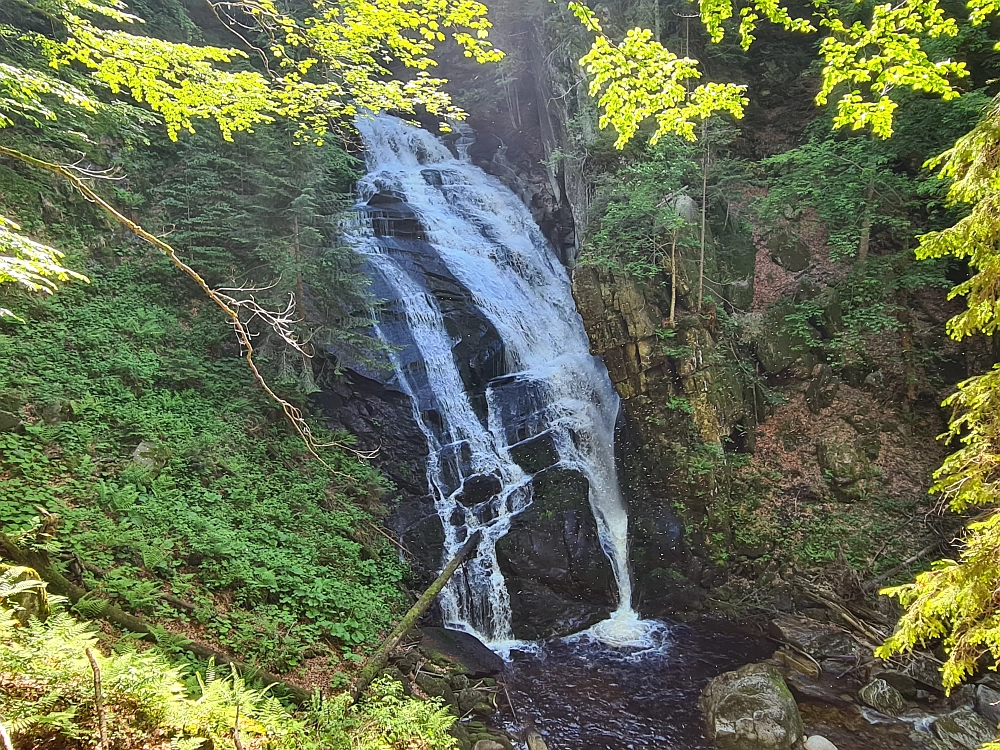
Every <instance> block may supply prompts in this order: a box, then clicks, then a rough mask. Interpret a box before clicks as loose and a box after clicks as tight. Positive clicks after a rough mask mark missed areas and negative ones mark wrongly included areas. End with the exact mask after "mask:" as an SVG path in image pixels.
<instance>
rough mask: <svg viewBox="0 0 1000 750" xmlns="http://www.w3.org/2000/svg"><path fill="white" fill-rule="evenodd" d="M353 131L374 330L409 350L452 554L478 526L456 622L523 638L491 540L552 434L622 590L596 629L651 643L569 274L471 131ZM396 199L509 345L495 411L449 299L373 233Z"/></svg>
mask: <svg viewBox="0 0 1000 750" xmlns="http://www.w3.org/2000/svg"><path fill="white" fill-rule="evenodd" d="M358 128H359V130H360V131H361V135H362V137H363V139H364V143H365V147H366V159H367V166H368V173H367V175H366V176H365V177H364V178H363V179H362V180H361V181H360V183H359V187H358V193H359V203H358V205H359V209H360V210H359V217H360V218H359V221H358V223H357V225H356V226H355V227H353V228H352V229H351V230H350V231H349V232H348V239H349V241H350V242H351V244H352V245H353V246H354V247H355V249H356V250H357V251H359V252H360V253H362V254H363V255H365V256H366V258H367V261H368V264H369V268H370V269H371V272H372V274H373V276H374V277H375V281H376V284H377V286H378V288H379V289H380V290H381V291H383V292H384V293H385V295H386V296H389V297H391V298H392V299H393V300H394V304H395V306H396V309H398V310H400V311H401V315H400V316H399V319H398V320H395V321H386V320H383V321H381V322H380V323H379V326H378V330H379V333H380V335H381V336H382V337H383V338H384V339H385V340H386V341H388V342H389V343H390V344H393V345H395V346H397V347H399V349H398V354H397V355H394V356H393V365H394V367H395V370H396V377H397V379H398V381H399V385H400V387H401V388H402V389H403V390H404V391H405V392H406V393H407V395H409V396H410V398H411V401H412V404H413V412H414V417H415V419H416V421H417V423H418V425H419V426H420V428H421V430H422V431H423V433H424V435H425V436H426V438H427V444H428V449H429V456H428V461H427V480H428V484H429V486H430V488H431V491H432V493H433V495H434V498H435V507H436V510H437V512H438V515H439V516H440V518H441V523H442V527H443V529H444V533H445V557H446V558H448V557H450V556H451V555H453V554H454V552H455V551H456V550H457V549H458V548H459V547H460V546H461V545H462V544H463V542H464V541H465V540H466V539H467V538H468V535H469V534H471V533H474V532H475V531H476V530H481V531H482V540H481V542H480V544H479V549H478V553H477V556H476V557H475V559H474V560H472V561H470V562H469V563H467V564H466V565H465V566H464V567H463V569H462V570H461V572H460V574H458V575H456V576H455V577H454V578H453V579H452V582H451V583H450V584H449V586H448V587H447V588H446V590H445V592H444V593H443V595H442V600H441V601H442V608H443V611H444V616H445V620H446V622H447V624H448V625H449V626H451V627H458V628H462V629H465V630H468V631H470V632H472V633H474V634H475V635H477V636H478V637H479V638H480V639H481V640H483V641H484V642H486V643H488V644H489V645H491V646H493V647H494V648H497V649H504V648H508V647H510V646H511V645H513V643H514V641H513V632H512V628H511V609H510V600H509V596H508V592H507V589H506V586H505V582H504V576H503V574H502V572H501V570H500V567H499V564H498V562H497V553H496V543H497V540H499V539H500V538H502V537H503V536H504V535H505V534H506V533H507V531H508V530H509V528H510V523H511V519H512V518H513V517H514V516H515V515H516V514H518V513H520V512H522V511H524V510H525V509H526V508H527V507H528V506H529V505H530V504H531V502H532V483H531V476H530V475H528V474H526V473H525V471H523V470H522V468H521V467H520V466H519V465H518V464H517V463H516V462H515V461H514V460H513V459H512V458H511V453H510V449H511V447H512V446H514V445H515V444H516V443H518V442H520V441H523V440H526V439H528V438H531V437H533V436H536V435H538V434H540V433H543V432H545V433H547V434H548V436H549V438H550V439H551V441H552V444H553V445H554V446H555V449H556V452H557V454H558V462H559V465H560V466H563V467H566V468H569V469H573V470H575V471H577V472H579V473H581V474H582V475H583V476H585V477H586V478H587V480H588V481H589V501H590V507H591V509H592V511H593V513H594V517H595V519H596V521H597V526H598V531H599V536H600V540H601V545H602V547H603V549H604V551H605V553H606V555H607V556H608V558H609V560H610V561H611V565H612V570H613V572H614V576H615V580H616V582H617V586H618V608H617V610H616V611H615V612H614V613H613V614H612V616H611V618H610V619H608V620H606V621H604V622H602V623H599V624H598V625H596V626H595V627H594V628H592V629H591V630H590V631H588V633H590V634H591V635H593V636H594V637H595V638H598V639H600V640H603V641H605V642H608V643H611V644H614V645H644V644H645V642H646V638H647V635H648V633H649V630H650V628H651V627H653V624H652V623H647V622H644V621H641V620H640V619H639V617H638V615H637V614H636V613H635V611H634V610H633V609H632V581H631V577H630V573H629V566H628V519H627V515H626V510H625V503H624V501H623V498H622V495H621V491H620V488H619V484H618V478H617V476H616V472H615V460H614V425H615V420H616V417H617V414H618V408H619V401H618V396H617V394H616V393H615V391H614V389H613V387H612V385H611V382H610V379H609V378H608V375H607V371H606V370H605V368H604V366H603V363H602V362H601V361H600V360H598V359H596V358H594V357H593V356H591V355H590V352H589V347H588V342H587V337H586V333H585V331H584V328H583V322H582V320H581V318H580V316H579V314H578V313H577V310H576V307H575V304H574V301H573V297H572V294H571V290H570V282H569V278H568V276H567V274H566V271H565V269H564V268H563V267H562V266H561V265H560V264H559V263H558V261H557V260H556V258H555V255H554V253H553V252H552V250H551V248H550V247H549V245H548V243H547V242H546V241H545V239H544V237H543V236H542V235H541V232H540V231H539V229H538V227H537V225H536V224H535V222H534V221H533V219H532V217H531V214H530V212H529V211H528V209H527V208H526V207H525V206H524V204H523V203H522V202H521V201H520V200H519V199H518V198H517V196H515V195H514V194H513V193H512V192H511V191H510V190H508V189H507V188H506V187H504V186H503V185H502V184H501V183H500V182H499V181H498V180H496V179H495V178H493V177H490V176H489V175H487V174H486V173H485V172H483V171H482V170H480V169H479V168H478V167H475V166H474V165H473V164H471V163H470V162H469V161H468V159H467V158H466V156H465V151H466V150H467V148H468V140H467V139H466V140H464V141H460V142H459V145H460V146H463V145H464V148H460V149H459V153H460V158H456V157H455V156H454V155H453V154H452V153H451V152H450V151H449V150H448V148H447V147H446V146H445V145H444V144H443V143H442V142H440V141H439V140H438V139H437V138H435V137H434V136H433V135H431V134H430V133H428V132H426V131H424V130H421V129H419V128H417V127H414V126H412V125H409V124H407V123H405V122H403V121H402V120H399V119H397V118H393V117H388V116H378V117H375V118H371V119H362V120H359V122H358ZM393 202H398V205H402V206H405V207H406V209H407V210H408V211H412V214H414V215H415V216H416V218H417V220H418V221H419V227H411V228H410V231H412V232H413V233H414V236H416V235H419V236H420V239H421V240H426V242H427V243H429V244H430V246H432V247H433V250H434V253H435V254H436V256H437V257H438V258H439V259H440V262H441V263H442V264H443V267H444V268H445V269H446V271H447V273H448V274H450V275H451V276H453V277H454V278H455V279H457V281H458V282H459V283H460V284H461V286H462V287H464V289H465V290H467V291H468V295H469V297H470V299H471V302H472V304H473V305H474V306H475V308H477V309H478V311H479V312H480V313H481V314H482V316H483V318H484V319H485V320H486V321H488V322H489V324H490V325H491V326H492V327H493V328H494V329H495V331H496V333H497V334H498V335H499V337H500V339H501V340H502V344H503V357H504V359H505V368H504V369H505V373H506V374H505V376H504V377H500V378H495V379H494V380H492V381H490V383H489V385H488V386H487V387H486V390H485V414H483V409H482V408H479V409H478V410H477V404H476V403H474V401H475V399H474V398H472V397H470V395H469V393H468V392H467V389H466V384H465V382H464V381H463V377H462V372H461V371H460V366H459V363H458V362H457V361H456V356H455V354H454V351H453V350H454V348H455V345H456V341H455V340H454V338H453V336H452V334H450V333H449V332H448V329H447V325H446V321H445V316H444V314H443V313H442V310H441V306H440V303H439V300H438V298H436V297H435V295H434V294H433V293H432V291H431V290H430V289H429V288H428V286H427V282H426V280H425V279H423V278H421V274H419V273H416V272H415V270H414V267H413V263H412V259H411V258H409V257H408V255H407V252H406V248H405V247H404V246H403V245H402V244H401V243H394V242H393V241H392V239H391V237H390V238H388V239H387V238H386V237H385V236H384V235H385V234H386V233H385V232H379V231H378V222H379V221H380V220H381V219H380V213H379V210H377V209H376V210H372V209H371V206H373V205H375V206H379V205H382V206H388V205H389V204H392V203H393ZM385 210H386V211H388V210H390V209H389V208H386V209H385ZM435 262H436V261H435ZM425 270H426V269H425ZM512 393H514V394H516V397H512V396H511V394H512ZM470 498H473V500H471V501H470Z"/></svg>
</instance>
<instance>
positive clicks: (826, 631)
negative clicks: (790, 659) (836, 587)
mask: <svg viewBox="0 0 1000 750" xmlns="http://www.w3.org/2000/svg"><path fill="white" fill-rule="evenodd" d="M770 630H771V633H772V634H773V635H774V636H775V637H776V638H777V639H778V640H780V641H782V642H784V643H789V644H791V645H792V646H794V647H795V648H798V649H801V650H802V651H805V652H806V653H807V654H809V655H810V656H812V657H813V658H814V659H817V660H819V659H827V658H839V657H848V658H857V657H858V656H859V655H860V653H861V649H860V646H858V644H857V642H856V641H855V640H854V639H853V638H851V636H850V635H849V634H848V633H847V631H845V630H841V629H840V628H837V627H834V626H833V625H829V624H827V623H822V622H817V621H815V620H810V619H809V618H808V617H797V616H795V615H781V616H779V617H776V618H775V619H773V620H772V621H771V625H770Z"/></svg>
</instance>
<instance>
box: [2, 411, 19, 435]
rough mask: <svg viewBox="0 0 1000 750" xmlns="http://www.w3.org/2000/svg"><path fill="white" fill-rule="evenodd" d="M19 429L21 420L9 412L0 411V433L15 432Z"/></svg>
mask: <svg viewBox="0 0 1000 750" xmlns="http://www.w3.org/2000/svg"><path fill="white" fill-rule="evenodd" d="M19 429H21V418H20V417H19V416H17V415H16V414H14V413H13V412H9V411H0V432H16V431H17V430H19Z"/></svg>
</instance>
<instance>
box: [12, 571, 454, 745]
mask: <svg viewBox="0 0 1000 750" xmlns="http://www.w3.org/2000/svg"><path fill="white" fill-rule="evenodd" d="M24 573H28V574H31V573H33V571H31V570H30V569H24V568H20V569H19V568H13V569H9V570H8V571H5V572H4V573H2V574H0V721H2V723H3V726H4V728H5V729H6V730H7V731H8V733H9V734H10V735H11V739H12V740H13V742H14V744H15V745H16V746H17V747H21V748H27V747H36V748H42V747H60V748H91V747H94V746H95V744H97V743H98V742H100V745H101V746H102V747H103V748H104V750H127V749H130V748H140V747H141V748H144V750H159V749H160V748H163V749H164V750H166V748H171V749H172V750H194V749H195V748H204V747H232V746H234V745H235V746H236V747H243V748H247V749H249V748H255V749H258V750H264V749H265V748H267V749H269V750H284V749H286V748H287V749H288V750H300V749H301V750H320V749H321V748H322V750H395V749H396V748H400V749H403V748H406V750H451V749H452V748H454V747H455V746H456V745H455V740H454V739H453V738H452V737H451V736H449V735H448V734H447V732H448V730H449V729H450V728H451V726H452V724H453V723H454V717H453V716H451V715H450V714H449V713H448V711H447V709H446V708H444V707H443V706H442V705H441V703H440V701H439V700H438V701H433V700H432V701H426V702H425V701H418V700H415V699H412V698H405V697H404V696H403V694H402V686H401V685H400V683H398V682H394V681H392V680H390V679H383V680H379V681H376V682H375V683H373V685H372V687H371V690H370V692H369V696H368V698H367V699H366V700H365V701H363V702H362V703H360V704H359V705H357V706H352V705H351V703H350V699H349V697H348V696H346V695H344V696H339V697H336V698H333V699H328V700H324V699H322V698H320V697H319V695H318V694H317V695H315V696H314V697H313V700H312V701H311V703H310V705H308V706H307V707H306V708H305V709H304V710H302V711H300V712H298V713H297V714H291V713H290V712H289V711H287V710H286V709H285V708H284V707H283V706H282V705H281V703H280V702H279V701H278V700H277V699H276V698H274V697H273V696H271V695H269V694H268V692H267V691H266V690H257V689H254V688H252V687H249V686H248V685H247V684H246V682H245V681H244V680H243V678H242V677H241V676H240V675H239V674H237V673H235V672H231V673H230V672H226V673H224V672H223V671H222V670H219V671H218V672H217V671H216V670H215V668H213V667H212V666H209V668H208V669H207V670H205V672H203V673H199V674H197V675H196V678H197V679H196V680H195V681H194V684H195V687H194V689H193V690H192V691H189V690H188V689H187V688H186V685H185V681H184V677H185V676H186V675H185V672H186V669H185V668H184V667H179V666H173V665H171V664H170V663H169V662H168V661H166V660H165V659H164V657H163V656H162V655H160V654H158V653H156V652H155V651H153V650H151V649H150V650H145V651H138V650H136V649H135V648H134V647H129V646H128V645H126V644H127V642H120V643H119V644H118V647H117V648H116V649H115V650H112V651H110V652H109V653H107V654H105V653H104V652H103V651H102V650H101V648H100V644H99V641H98V637H97V633H96V630H95V628H94V627H93V626H92V625H90V624H89V623H86V622H82V621H80V620H78V619H76V618H74V617H73V616H72V615H71V614H69V613H68V612H66V611H64V610H62V609H61V608H60V604H59V602H55V601H51V598H50V607H51V609H52V613H51V614H50V615H49V616H48V617H47V618H46V619H45V621H44V622H43V621H40V620H38V619H37V618H35V617H32V618H30V619H28V621H27V624H26V625H25V624H22V622H20V620H22V619H27V618H23V617H20V618H19V617H18V615H19V614H20V613H19V611H18V610H19V609H21V608H20V607H19V606H18V604H17V603H16V602H17V601H18V600H20V601H23V600H24V599H23V597H24V596H25V595H28V596H37V597H42V598H44V597H45V594H44V592H43V591H42V590H41V589H40V588H38V587H37V584H38V582H37V581H35V582H32V581H30V580H24V575H23V574H24ZM15 579H20V580H19V581H17V582H16V583H15ZM26 591H27V594H26V593H25V592H26ZM5 593H6V594H9V596H4V594H5ZM91 659H93V663H92V662H91ZM95 677H99V679H100V698H98V689H97V686H96V684H95V683H96V680H95ZM102 727H103V728H102ZM102 735H103V738H102ZM28 743H30V744H28Z"/></svg>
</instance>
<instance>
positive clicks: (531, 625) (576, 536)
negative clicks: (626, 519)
mask: <svg viewBox="0 0 1000 750" xmlns="http://www.w3.org/2000/svg"><path fill="white" fill-rule="evenodd" d="M532 484H533V492H534V500H533V501H532V504H531V505H530V506H529V507H528V508H527V509H526V510H525V511H524V512H522V513H520V514H518V515H517V516H515V517H514V519H513V520H512V521H511V528H510V531H509V532H508V533H507V535H506V536H504V537H503V538H502V539H500V541H499V542H497V546H496V549H497V560H498V561H499V563H500V569H501V570H502V571H503V574H504V577H505V578H506V580H507V588H508V591H509V592H510V597H511V610H512V612H513V619H514V626H515V629H514V633H515V635H516V636H517V637H519V638H525V637H527V638H538V637H545V636H548V635H554V634H556V633H560V634H565V633H567V632H571V631H568V630H567V628H575V627H577V626H578V625H580V624H582V623H590V624H593V622H596V621H597V620H599V619H601V616H602V615H606V613H607V612H608V611H609V610H610V608H611V606H612V591H613V583H614V577H613V574H612V572H611V563H610V562H609V561H608V559H607V557H606V555H605V554H604V550H603V549H602V548H601V543H600V539H599V538H598V533H597V523H596V521H595V520H594V515H593V512H592V511H591V509H590V500H589V482H588V481H587V479H586V477H584V476H583V475H582V474H580V473H579V472H577V471H574V470H571V469H563V468H558V467H557V468H552V469H546V470H545V471H543V472H540V473H538V474H536V475H535V477H534V479H533V480H532ZM595 618H596V619H595Z"/></svg>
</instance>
